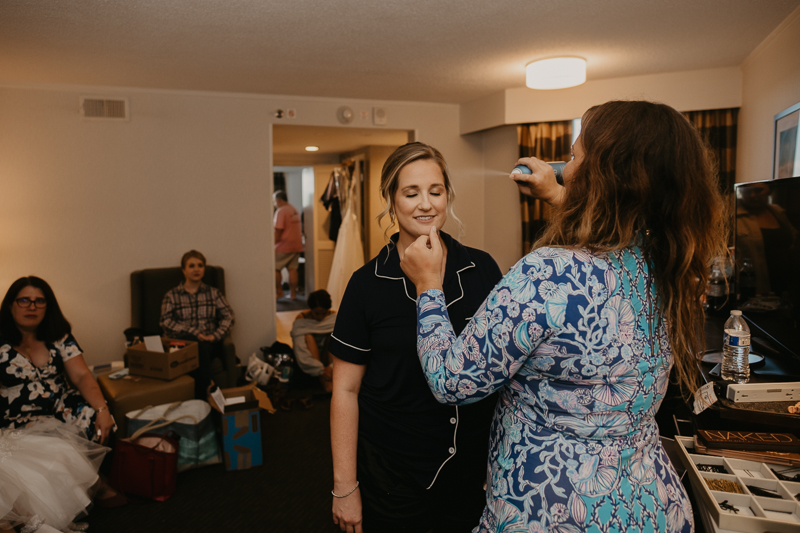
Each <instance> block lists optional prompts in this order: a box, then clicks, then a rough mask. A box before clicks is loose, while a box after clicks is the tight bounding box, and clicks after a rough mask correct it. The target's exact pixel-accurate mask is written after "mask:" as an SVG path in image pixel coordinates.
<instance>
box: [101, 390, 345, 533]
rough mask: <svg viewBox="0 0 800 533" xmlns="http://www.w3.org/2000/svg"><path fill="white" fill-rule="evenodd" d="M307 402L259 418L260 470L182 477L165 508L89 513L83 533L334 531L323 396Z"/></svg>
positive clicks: (220, 469) (217, 470)
mask: <svg viewBox="0 0 800 533" xmlns="http://www.w3.org/2000/svg"><path fill="white" fill-rule="evenodd" d="M291 395H292V396H299V395H302V394H298V393H297V392H293V393H291ZM312 401H313V406H312V407H310V408H309V409H304V408H303V406H302V405H301V404H300V403H299V402H294V407H293V408H292V410H291V411H283V410H281V409H278V410H277V411H276V412H275V413H274V414H269V413H266V412H263V411H262V416H261V420H262V427H261V430H262V444H263V453H264V463H263V465H262V466H257V467H253V468H250V469H248V470H239V471H230V472H229V471H226V470H225V467H224V466H223V465H222V464H219V465H214V466H207V467H203V468H197V469H193V470H188V471H186V472H182V473H180V474H178V488H177V492H176V493H175V495H174V496H172V497H171V498H170V499H169V500H167V501H166V502H146V503H142V504H129V505H127V506H124V507H119V508H116V509H105V508H100V507H95V508H94V509H92V511H91V512H90V514H89V517H88V518H87V519H86V521H87V522H88V523H89V525H90V527H89V531H90V533H112V532H113V533H128V532H130V533H134V532H135V533H162V532H164V533H166V532H170V533H174V532H184V531H185V532H206V531H209V532H210V531H214V532H228V531H235V532H246V531H255V532H259V531H264V532H276V533H293V532H298V533H333V532H336V531H339V528H338V527H337V526H335V525H333V521H332V519H331V495H330V490H331V486H332V485H331V484H332V483H333V464H332V459H331V447H330V422H329V414H330V396H329V395H324V394H317V395H314V396H313V398H312Z"/></svg>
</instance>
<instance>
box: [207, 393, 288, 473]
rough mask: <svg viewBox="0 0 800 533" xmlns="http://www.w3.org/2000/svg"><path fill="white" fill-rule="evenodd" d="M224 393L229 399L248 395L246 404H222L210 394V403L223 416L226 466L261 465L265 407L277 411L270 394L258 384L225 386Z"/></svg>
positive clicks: (239, 468)
mask: <svg viewBox="0 0 800 533" xmlns="http://www.w3.org/2000/svg"><path fill="white" fill-rule="evenodd" d="M221 392H222V395H223V396H224V397H225V398H235V397H237V396H243V397H244V402H242V403H237V404H233V405H225V406H222V407H220V406H218V405H217V402H216V401H214V398H212V397H211V396H209V397H208V403H209V404H211V407H212V408H213V409H215V410H217V411H218V412H219V413H220V415H221V416H222V451H223V456H224V460H225V468H226V469H228V470H244V469H245V468H250V467H253V466H259V465H261V464H262V456H261V410H262V409H263V410H265V411H268V412H270V413H274V412H275V409H274V408H273V407H272V402H270V401H269V396H267V393H266V392H264V391H262V390H261V389H259V388H258V387H256V386H255V385H248V386H245V387H233V388H230V389H221Z"/></svg>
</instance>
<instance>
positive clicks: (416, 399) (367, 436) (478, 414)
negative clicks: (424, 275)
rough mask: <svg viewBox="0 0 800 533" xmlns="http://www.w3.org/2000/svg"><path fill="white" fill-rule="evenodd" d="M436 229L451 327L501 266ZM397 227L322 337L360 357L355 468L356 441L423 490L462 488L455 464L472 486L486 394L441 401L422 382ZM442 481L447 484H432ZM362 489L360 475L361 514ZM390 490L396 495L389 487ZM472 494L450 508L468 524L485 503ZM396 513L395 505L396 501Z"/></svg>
mask: <svg viewBox="0 0 800 533" xmlns="http://www.w3.org/2000/svg"><path fill="white" fill-rule="evenodd" d="M440 235H441V237H442V239H443V240H444V242H445V245H446V246H447V263H446V266H445V277H444V293H445V298H446V301H447V302H448V313H449V314H450V316H451V317H452V320H453V324H454V325H455V327H456V330H457V331H460V330H461V329H463V328H464V327H465V326H466V325H467V323H468V322H469V320H470V319H471V318H472V315H473V314H474V313H475V311H477V310H478V308H479V307H480V306H481V304H482V303H483V300H484V299H485V298H486V295H487V294H488V293H489V292H490V291H491V289H492V288H494V285H495V284H496V283H497V282H498V281H499V280H500V278H501V277H502V275H501V272H500V269H499V268H498V266H497V264H496V263H495V261H494V260H493V259H492V258H491V256H490V255H489V254H487V253H485V252H482V251H480V250H476V249H473V248H468V247H465V246H463V245H462V244H461V243H459V242H458V241H456V240H455V239H453V238H452V237H450V236H449V235H447V234H446V233H443V232H440ZM397 237H398V236H397V234H395V235H394V236H393V237H392V243H390V244H389V245H387V246H385V247H384V248H383V249H382V250H381V252H380V253H379V254H378V256H377V257H375V258H373V259H372V260H371V261H370V262H368V263H367V264H366V265H365V266H364V267H362V268H361V269H359V270H358V271H356V272H355V273H354V274H353V276H352V277H351V279H350V282H349V284H348V286H347V290H346V291H345V294H344V297H343V299H342V304H341V306H340V308H339V312H338V315H337V319H336V326H335V328H334V331H333V335H332V337H331V344H330V352H331V353H332V354H333V355H335V356H336V357H338V358H339V359H342V360H344V361H347V362H350V363H354V364H359V365H366V367H367V368H366V371H365V374H364V378H363V379H362V382H361V388H360V392H359V397H358V404H359V457H358V472H359V477H361V476H362V474H367V473H366V472H364V469H365V468H369V466H368V465H367V464H365V461H364V460H363V459H364V457H362V446H366V448H367V449H368V450H370V451H375V452H376V453H377V454H378V455H379V457H380V461H381V463H383V464H388V465H389V467H390V468H391V469H392V470H394V471H398V472H402V473H403V475H404V476H405V477H406V478H407V480H408V481H410V483H411V484H413V485H414V486H416V487H419V488H420V490H421V491H423V492H424V491H426V490H428V489H431V490H429V492H430V493H432V492H433V490H432V489H433V488H434V487H436V492H442V491H444V492H447V493H452V494H454V495H457V494H458V493H459V491H463V490H465V489H468V487H463V486H459V485H465V484H466V483H465V482H464V479H465V478H463V476H462V474H463V475H465V476H467V477H466V479H470V476H472V478H474V479H477V481H476V483H477V484H478V488H479V490H480V489H481V488H482V484H483V481H484V480H485V477H486V460H487V452H488V439H489V429H490V426H491V419H492V415H493V411H494V405H495V401H491V400H490V401H483V402H478V403H476V404H473V405H468V406H461V407H454V406H445V405H442V404H440V403H438V402H437V401H436V399H435V398H434V396H433V394H432V393H431V391H430V389H429V388H428V385H427V383H426V381H425V377H424V375H423V372H422V368H421V367H420V363H419V359H418V357H417V353H416V347H417V332H416V320H417V317H416V288H415V287H414V285H413V284H412V283H411V281H410V280H409V279H408V278H407V277H406V276H405V275H404V274H403V272H402V270H401V269H400V259H399V255H398V252H397V247H396V242H397ZM453 474H455V478H454V477H453ZM459 476H462V477H461V478H459ZM456 478H459V479H460V480H459V479H456ZM444 479H446V480H447V481H443V480H444ZM443 483H450V484H452V485H453V486H450V487H447V486H445V487H442V486H441V485H442V484H443ZM470 484H471V483H470ZM368 492H369V491H368V487H366V486H364V481H363V480H362V499H363V500H364V506H365V515H366V514H367V513H366V508H367V507H368V506H369V504H370V499H371V497H373V496H374V495H372V494H369V493H368ZM397 497H398V498H402V496H401V495H399V493H398V495H397ZM479 498H480V501H479V502H478V503H477V504H474V505H473V506H475V505H477V506H479V507H480V508H479V509H472V508H470V509H468V510H467V509H452V510H451V511H452V514H453V515H465V514H466V515H467V516H473V515H474V517H475V520H474V523H472V524H471V525H472V526H474V525H477V520H478V518H479V517H480V514H481V511H482V506H483V504H485V499H484V498H483V497H482V496H480V495H479ZM452 501H459V500H458V498H453V499H452ZM439 511H442V513H439V514H445V513H444V511H445V510H443V509H441V510H439ZM389 513H390V514H391V511H389ZM397 514H404V513H402V512H401V511H400V510H399V509H398V511H397ZM402 517H403V516H397V517H396V518H402ZM387 518H391V516H388V515H387ZM365 525H366V521H365ZM423 531H427V530H426V529H423Z"/></svg>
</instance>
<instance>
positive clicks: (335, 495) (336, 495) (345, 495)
mask: <svg viewBox="0 0 800 533" xmlns="http://www.w3.org/2000/svg"><path fill="white" fill-rule="evenodd" d="M359 483H360V482H359V481H356V486H355V487H353V490H351V491H350V492H348V493H347V494H342V495H341V496H340V495H338V494H336V493H335V492H333V491H331V494H333V497H334V498H347V497H348V496H350V495H351V494H353V493H354V492H355V491H356V489H357V488H358V485H359Z"/></svg>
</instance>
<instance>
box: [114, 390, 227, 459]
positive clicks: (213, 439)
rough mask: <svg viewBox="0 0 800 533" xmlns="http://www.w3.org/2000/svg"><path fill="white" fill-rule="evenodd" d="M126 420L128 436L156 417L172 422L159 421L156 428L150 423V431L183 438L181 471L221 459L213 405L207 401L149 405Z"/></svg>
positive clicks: (180, 453)
mask: <svg viewBox="0 0 800 533" xmlns="http://www.w3.org/2000/svg"><path fill="white" fill-rule="evenodd" d="M125 419H126V427H127V428H128V435H129V436H130V435H132V434H134V433H135V432H136V431H138V430H140V429H141V428H143V427H146V426H147V425H148V424H150V423H151V422H152V421H153V420H161V421H162V422H169V423H168V424H159V425H158V426H157V427H156V426H150V429H149V431H150V432H151V433H162V434H163V433H168V432H170V431H171V432H173V433H174V434H176V435H178V437H180V442H181V446H180V450H179V452H178V472H183V471H184V470H188V469H190V468H195V467H198V466H206V465H212V464H219V463H221V462H222V458H221V456H220V453H219V442H218V439H217V432H216V430H215V429H214V422H213V419H212V417H211V406H210V405H209V404H208V402H205V401H203V400H187V401H184V402H175V403H172V404H162V405H157V406H155V407H153V406H148V407H145V408H143V409H139V410H137V411H131V412H129V413H127V414H126V415H125Z"/></svg>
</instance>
